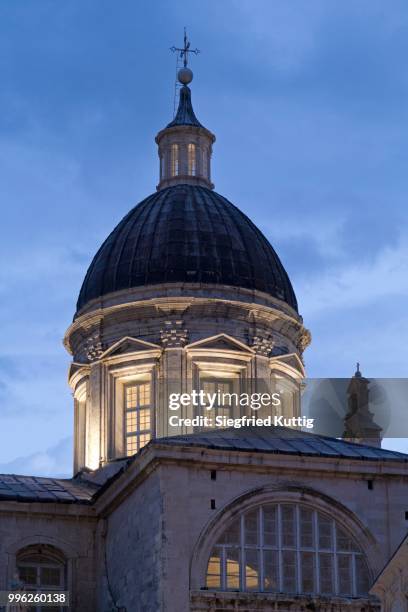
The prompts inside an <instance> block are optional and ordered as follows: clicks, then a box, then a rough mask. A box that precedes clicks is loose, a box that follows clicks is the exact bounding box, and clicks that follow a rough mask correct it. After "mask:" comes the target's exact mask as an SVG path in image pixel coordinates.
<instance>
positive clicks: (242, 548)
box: [206, 501, 370, 598]
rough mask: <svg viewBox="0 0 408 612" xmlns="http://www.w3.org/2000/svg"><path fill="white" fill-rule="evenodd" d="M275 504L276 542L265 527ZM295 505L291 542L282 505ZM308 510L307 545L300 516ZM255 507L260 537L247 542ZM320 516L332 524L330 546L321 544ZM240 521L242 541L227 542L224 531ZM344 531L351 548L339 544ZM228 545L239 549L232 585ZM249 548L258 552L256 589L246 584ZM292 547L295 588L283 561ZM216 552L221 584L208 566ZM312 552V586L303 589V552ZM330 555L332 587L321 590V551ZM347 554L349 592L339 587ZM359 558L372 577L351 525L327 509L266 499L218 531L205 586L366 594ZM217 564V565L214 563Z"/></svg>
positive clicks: (310, 594) (244, 589) (330, 594)
mask: <svg viewBox="0 0 408 612" xmlns="http://www.w3.org/2000/svg"><path fill="white" fill-rule="evenodd" d="M268 507H269V508H272V507H273V508H275V511H276V519H275V521H276V527H277V532H276V533H277V540H276V543H275V544H274V545H270V544H266V543H265V530H264V513H265V509H267V508H268ZM284 507H292V508H294V512H295V521H294V525H295V532H294V533H295V540H294V545H292V546H290V545H288V544H284V543H283V531H282V508H284ZM302 510H305V511H309V512H311V513H312V546H306V545H303V544H302V543H301V529H300V525H301V523H300V520H301V519H300V516H301V511H302ZM254 511H256V513H257V521H258V524H257V538H258V541H257V543H256V544H247V543H246V541H245V519H246V517H247V516H248V515H249V514H251V513H253V512H254ZM319 517H322V518H324V519H326V520H328V521H329V524H330V530H331V531H330V534H331V535H330V537H331V545H330V546H329V547H326V548H325V547H323V546H320V544H319V535H320V531H319ZM237 521H239V541H238V542H237V543H225V542H222V540H223V538H224V537H225V534H227V533H228V531H229V529H231V528H232V527H233V526H234V525H235V524H236V522H237ZM339 533H343V534H344V535H345V536H347V540H348V542H351V543H352V547H351V548H350V549H349V550H343V549H341V548H339V547H338V535H339ZM227 549H235V550H239V556H240V560H241V561H240V566H239V585H238V587H237V585H236V584H235V585H234V586H233V587H232V588H231V587H230V588H229V587H228V576H227V562H226V559H227V557H226V555H227ZM248 551H257V554H258V563H259V565H258V585H257V588H256V589H253V588H252V589H248V588H247V585H246V575H245V574H246V568H245V564H244V560H245V557H246V554H247V552H248ZM268 551H275V552H276V553H277V558H278V569H277V586H276V588H275V589H273V590H270V589H267V588H266V586H265V569H266V568H265V552H268ZM287 551H288V552H289V551H292V552H293V553H294V555H295V585H296V587H295V588H294V589H292V590H291V589H287V588H285V585H284V578H285V571H284V564H283V553H284V552H287ZM215 552H218V553H219V559H220V561H219V577H220V582H219V586H213V587H212V586H208V576H209V575H208V568H209V566H210V562H212V563H213V564H214V561H213V560H214V559H215V558H218V557H216V556H215V555H214V553H215ZM303 553H312V555H313V590H304V589H303V588H302V587H303V575H302V573H303V572H302V554H303ZM327 554H328V555H330V556H331V558H332V587H331V590H330V591H328V590H327V591H322V589H321V580H320V562H321V556H322V555H327ZM344 556H347V557H348V558H349V559H350V560H351V561H350V563H349V566H350V575H351V576H350V577H351V580H350V590H349V592H341V589H340V576H339V573H340V572H339V558H340V557H344ZM357 558H358V559H360V560H362V562H363V565H364V567H365V572H366V577H367V579H368V581H369V580H370V569H369V566H368V563H367V559H366V556H365V554H364V551H363V550H362V548H361V547H360V546H359V545H358V543H357V541H356V538H355V537H353V535H351V534H350V532H349V529H347V528H346V527H344V526H343V525H342V524H341V523H339V521H338V519H337V518H335V517H332V516H330V515H329V514H328V513H326V512H324V511H322V510H321V509H320V508H316V507H312V506H309V505H307V504H302V503H299V502H296V501H271V502H268V501H265V502H264V503H262V504H259V505H257V506H255V507H254V506H253V507H250V508H248V509H246V510H244V511H242V512H241V513H240V514H239V516H238V517H236V518H235V519H234V520H233V521H232V522H231V521H230V522H229V523H228V524H227V525H226V527H225V528H224V530H223V531H222V532H221V534H220V535H219V538H218V539H217V541H216V542H215V543H214V545H213V547H212V549H211V552H210V556H209V559H208V562H207V569H206V588H207V589H208V590H211V591H213V590H221V591H239V592H260V593H270V594H273V593H275V594H277V593H287V594H291V595H304V596H314V595H323V596H337V597H346V598H350V597H366V596H367V593H362V592H359V590H358V577H357ZM212 567H214V565H212ZM211 576H216V577H217V576H218V574H211Z"/></svg>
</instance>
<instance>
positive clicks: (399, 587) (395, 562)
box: [371, 537, 408, 612]
mask: <svg viewBox="0 0 408 612" xmlns="http://www.w3.org/2000/svg"><path fill="white" fill-rule="evenodd" d="M371 593H372V594H373V595H376V596H377V597H378V599H379V600H380V601H381V612H407V610H408V538H407V537H405V538H404V539H403V541H402V542H401V544H400V545H399V546H398V548H397V550H396V551H395V553H394V555H393V556H392V557H391V559H390V561H389V562H388V563H387V564H386V566H385V567H384V568H383V570H382V571H381V573H380V574H379V575H378V576H377V578H376V581H375V583H374V584H373V586H372V588H371Z"/></svg>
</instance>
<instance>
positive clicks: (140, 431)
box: [124, 382, 152, 456]
mask: <svg viewBox="0 0 408 612" xmlns="http://www.w3.org/2000/svg"><path fill="white" fill-rule="evenodd" d="M124 391H125V393H124V402H125V406H124V409H125V436H126V454H127V455H128V456H129V455H134V454H135V453H137V452H138V451H139V450H140V449H141V448H143V446H145V445H146V444H147V443H148V442H149V440H150V439H151V437H152V423H151V421H152V409H151V385H150V383H149V382H135V383H131V384H128V385H126V386H125V389H124Z"/></svg>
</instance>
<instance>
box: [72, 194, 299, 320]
mask: <svg viewBox="0 0 408 612" xmlns="http://www.w3.org/2000/svg"><path fill="white" fill-rule="evenodd" d="M163 283H200V284H211V285H214V284H215V285H229V286H235V287H241V288H245V289H251V290H258V291H262V292H265V293H268V294H269V295H271V296H273V297H275V298H278V299H279V300H283V301H284V302H286V303H287V304H288V305H289V306H291V307H292V308H293V309H294V310H296V311H297V302H296V297H295V294H294V291H293V288H292V285H291V283H290V280H289V278H288V275H287V273H286V271H285V269H284V267H283V266H282V264H281V262H280V260H279V258H278V256H277V254H276V253H275V251H274V249H273V248H272V246H271V244H270V243H269V242H268V240H267V239H266V238H265V236H264V235H263V234H262V232H261V231H260V230H259V229H258V228H257V227H256V226H255V225H254V224H253V223H252V221H251V220H250V219H249V218H248V217H247V216H246V215H244V214H243V213H242V212H241V211H240V210H239V209H238V208H237V207H236V206H234V205H233V204H231V202H229V201H228V200H227V199H226V198H224V197H223V196H221V195H219V194H217V193H216V192H214V191H212V190H211V189H208V188H207V187H204V186H201V185H189V184H183V183H181V184H176V185H172V186H170V187H167V188H164V189H161V190H159V191H158V192H157V193H154V194H152V195H150V196H148V197H147V198H146V199H145V200H143V201H142V202H140V204H138V205H137V206H135V208H133V209H132V210H131V211H130V212H129V213H128V214H127V215H126V216H125V217H124V219H122V221H121V222H120V223H119V224H118V225H117V227H116V228H115V229H114V230H113V232H112V233H111V234H110V235H109V236H108V238H107V239H106V240H105V242H104V243H103V244H102V246H101V247H100V249H99V251H98V252H97V253H96V255H95V257H94V259H93V261H92V263H91V265H90V267H89V269H88V272H87V274H86V277H85V280H84V282H83V285H82V288H81V291H80V294H79V298H78V303H77V312H78V311H80V310H81V309H82V308H83V307H84V306H85V305H86V304H87V303H88V302H89V301H91V300H93V299H95V298H101V297H103V296H105V295H107V294H109V293H112V292H115V291H120V290H123V289H129V288H134V287H140V286H147V285H157V284H163Z"/></svg>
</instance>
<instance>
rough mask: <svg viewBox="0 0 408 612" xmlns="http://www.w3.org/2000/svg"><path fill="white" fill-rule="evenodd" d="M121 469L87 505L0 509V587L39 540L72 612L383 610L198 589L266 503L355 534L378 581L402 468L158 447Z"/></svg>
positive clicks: (7, 505)
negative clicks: (220, 547) (220, 549)
mask: <svg viewBox="0 0 408 612" xmlns="http://www.w3.org/2000/svg"><path fill="white" fill-rule="evenodd" d="M112 469H114V468H113V467H112ZM116 470H117V472H116V475H115V476H114V478H113V480H110V481H109V482H110V484H109V486H106V485H105V486H104V487H103V488H102V489H101V490H100V492H99V493H98V494H97V495H96V497H95V498H94V501H93V502H92V503H91V504H90V505H87V506H77V505H72V504H68V505H67V504H41V503H29V504H28V503H23V502H19V503H16V502H11V501H8V502H5V501H3V502H1V504H0V534H1V538H0V546H1V548H0V559H1V563H0V580H1V583H0V586H1V588H2V589H6V588H8V586H9V585H10V582H11V580H12V576H13V573H14V572H15V563H16V557H17V555H18V553H19V551H20V550H22V549H24V548H25V547H27V546H28V545H32V544H37V545H38V544H42V545H51V546H53V547H55V548H56V549H58V550H59V551H61V552H62V553H63V555H64V557H65V559H66V567H67V576H68V580H67V587H68V588H69V590H70V591H71V597H72V610H73V611H75V612H93V611H95V612H111V611H112V610H121V611H122V612H153V611H154V612H159V611H161V612H198V611H202V610H207V611H214V610H217V611H219V612H224V611H225V612H227V611H229V610H242V611H244V610H245V611H252V610H271V609H277V610H301V609H303V607H305V606H307V609H319V610H338V611H340V610H344V611H345V610H361V609H362V608H364V609H365V610H366V611H367V612H368V611H369V610H379V604H378V602H377V600H376V598H375V597H374V598H373V599H370V598H368V597H366V598H362V599H361V598H360V599H348V598H340V597H337V598H336V597H317V596H290V595H289V594H284V593H282V594H273V593H270V594H267V593H251V594H248V593H233V592H220V591H218V592H211V591H209V590H206V589H205V588H204V587H205V575H206V568H207V563H208V558H209V555H210V551H211V548H212V546H213V544H214V541H215V540H216V539H217V537H218V536H219V534H220V533H221V532H222V531H223V530H224V529H225V527H226V526H227V525H228V524H229V522H230V521H231V519H232V518H233V517H234V516H236V514H237V513H238V512H242V511H248V510H250V509H251V508H254V507H257V506H258V505H259V504H261V503H274V502H282V503H291V502H301V503H302V504H304V505H306V506H310V507H311V508H316V509H318V510H319V511H322V512H324V513H327V514H329V515H330V516H332V517H335V519H336V520H338V521H339V522H340V523H341V525H342V526H344V528H345V529H346V530H347V531H348V532H349V533H350V534H352V536H353V537H354V538H355V539H356V541H358V543H359V545H360V546H361V548H362V550H363V552H364V554H365V556H366V559H367V562H368V566H369V572H370V576H371V580H374V577H375V576H377V575H378V574H379V572H380V571H381V569H382V568H383V567H384V565H385V563H386V562H387V559H389V557H390V556H391V554H392V552H393V550H394V549H395V548H396V547H397V546H398V542H399V541H400V540H401V538H402V537H403V535H404V534H405V532H406V517H405V509H406V487H407V480H408V467H407V463H406V462H404V461H398V460H397V461H393V460H389V459H387V460H376V461H369V460H355V459H345V458H343V459H339V458H330V457H315V458H311V457H302V456H296V455H295V456H288V455H279V454H278V455H277V454H276V453H272V454H271V453H267V452H264V453H262V452H257V453H252V452H245V451H226V450H222V449H211V448H203V447H198V448H197V447H191V446H189V445H188V444H182V443H180V444H179V443H177V444H175V445H171V446H169V444H168V443H166V444H161V443H160V440H157V441H155V442H153V443H151V444H150V445H149V446H148V447H146V448H145V449H144V450H143V451H142V452H141V453H140V454H139V455H137V456H136V457H135V458H134V459H133V460H132V461H131V462H130V463H129V464H128V465H127V464H123V462H122V463H120V462H119V464H118V465H117V467H116ZM90 477H91V478H93V479H94V478H96V476H95V474H94V475H91V476H90ZM369 480H370V481H372V482H373V483H374V485H373V486H372V488H370V489H368V487H367V482H368V481H369ZM391 525H392V529H390V526H391ZM405 548H406V546H405V547H402V549H401V552H400V553H399V555H400V556H401V559H399V558H397V557H396V558H395V560H394V565H395V567H394V568H393V570H392V580H391V582H392V581H395V579H396V577H397V576H399V575H401V571H402V572H405V567H404V563H405V561H404V559H405V556H406V554H405V553H406V551H405ZM403 555H405V556H403ZM397 565H398V568H399V567H400V566H401V567H400V569H398V568H397ZM395 568H397V569H395ZM388 580H389V578H388V577H387V575H386V574H383V575H382V577H381V578H380V579H379V581H377V583H376V586H375V587H374V588H373V592H375V594H376V595H378V594H380V593H381V589H385V591H386V592H387V593H391V592H392V590H393V589H394V587H392V588H391V582H390V586H387V585H388V582H387V581H388ZM405 586H406V585H405ZM404 588H405V587H404ZM305 609H306V608H305ZM398 609H399V608H398ZM384 610H394V608H392V607H385V608H384Z"/></svg>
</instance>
